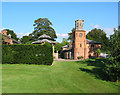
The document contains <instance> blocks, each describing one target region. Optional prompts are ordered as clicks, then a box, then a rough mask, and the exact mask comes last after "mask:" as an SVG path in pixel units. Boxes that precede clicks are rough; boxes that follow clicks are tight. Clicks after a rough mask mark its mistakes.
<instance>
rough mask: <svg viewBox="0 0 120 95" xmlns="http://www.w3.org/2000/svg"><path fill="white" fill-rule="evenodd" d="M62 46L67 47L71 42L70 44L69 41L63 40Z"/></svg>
mask: <svg viewBox="0 0 120 95" xmlns="http://www.w3.org/2000/svg"><path fill="white" fill-rule="evenodd" d="M61 44H62V45H63V46H65V45H68V44H69V42H68V40H67V39H65V38H63V40H62V42H61Z"/></svg>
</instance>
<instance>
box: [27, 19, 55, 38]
mask: <svg viewBox="0 0 120 95" xmlns="http://www.w3.org/2000/svg"><path fill="white" fill-rule="evenodd" d="M51 25H52V22H50V21H49V20H48V19H47V18H39V19H37V20H35V21H34V24H33V26H34V31H33V33H31V34H29V36H30V37H31V40H38V37H39V36H41V35H43V34H46V35H49V36H50V37H51V38H53V39H54V38H57V36H56V33H55V30H54V29H53V28H52V27H51Z"/></svg>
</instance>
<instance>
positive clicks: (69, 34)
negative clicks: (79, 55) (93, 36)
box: [67, 28, 75, 42]
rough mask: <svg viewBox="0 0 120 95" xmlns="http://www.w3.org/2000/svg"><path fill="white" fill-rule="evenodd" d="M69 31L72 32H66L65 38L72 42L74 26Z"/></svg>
mask: <svg viewBox="0 0 120 95" xmlns="http://www.w3.org/2000/svg"><path fill="white" fill-rule="evenodd" d="M71 31H72V32H70V33H68V39H67V40H70V41H71V42H72V41H73V33H74V32H75V28H73V29H72V30H71Z"/></svg>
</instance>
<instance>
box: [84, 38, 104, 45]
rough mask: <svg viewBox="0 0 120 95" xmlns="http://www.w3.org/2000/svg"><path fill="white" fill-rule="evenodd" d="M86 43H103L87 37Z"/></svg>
mask: <svg viewBox="0 0 120 95" xmlns="http://www.w3.org/2000/svg"><path fill="white" fill-rule="evenodd" d="M86 43H87V44H102V43H101V42H97V41H92V40H89V39H86Z"/></svg>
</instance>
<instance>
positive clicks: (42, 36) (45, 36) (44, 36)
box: [38, 34, 51, 39]
mask: <svg viewBox="0 0 120 95" xmlns="http://www.w3.org/2000/svg"><path fill="white" fill-rule="evenodd" d="M38 38H50V39H51V37H50V36H48V35H46V34H43V35H41V36H40V37H38Z"/></svg>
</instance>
